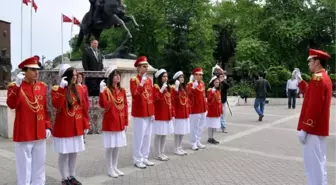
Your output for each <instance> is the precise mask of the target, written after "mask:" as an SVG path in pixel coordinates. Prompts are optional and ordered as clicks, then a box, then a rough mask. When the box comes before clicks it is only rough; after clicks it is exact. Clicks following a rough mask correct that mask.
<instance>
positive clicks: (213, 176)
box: [0, 105, 336, 185]
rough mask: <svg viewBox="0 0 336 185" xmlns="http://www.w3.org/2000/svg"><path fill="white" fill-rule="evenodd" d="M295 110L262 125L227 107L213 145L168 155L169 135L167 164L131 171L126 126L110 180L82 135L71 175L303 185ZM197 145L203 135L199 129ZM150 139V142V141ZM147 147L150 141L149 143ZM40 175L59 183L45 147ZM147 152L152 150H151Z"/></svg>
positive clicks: (331, 165)
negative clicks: (116, 169) (223, 125)
mask: <svg viewBox="0 0 336 185" xmlns="http://www.w3.org/2000/svg"><path fill="white" fill-rule="evenodd" d="M335 108H336V106H333V107H332V108H331V110H332V114H331V125H330V133H331V135H330V136H329V137H328V152H327V160H328V163H327V168H328V181H329V185H335V184H336V180H335V178H336V177H335V173H336V170H335V168H336V161H335V160H336V159H335V145H336V140H335V136H336V130H335V126H336V113H335ZM300 109H301V107H298V108H297V109H296V110H289V109H287V108H286V106H267V105H266V111H265V117H264V120H263V122H258V121H257V116H256V114H255V112H254V110H253V108H252V107H250V106H236V107H233V112H234V116H230V115H229V112H228V116H227V121H228V124H227V131H228V133H221V132H216V133H215V138H216V139H217V140H219V141H220V144H219V145H209V144H207V148H206V149H205V150H200V151H196V152H194V151H191V150H190V149H189V145H188V144H189V142H188V140H189V137H185V139H184V142H183V144H184V147H185V148H188V150H187V151H188V155H187V156H183V157H179V156H175V155H173V143H174V141H173V136H169V137H168V140H167V146H166V150H167V154H168V155H169V157H170V158H171V160H170V161H168V162H159V161H155V160H154V156H153V155H151V156H150V159H151V160H152V161H154V162H156V165H155V166H154V167H148V168H147V169H145V170H140V169H136V168H134V167H133V164H132V128H129V129H128V131H127V139H128V146H127V147H125V148H122V149H121V151H120V155H119V165H118V166H119V168H120V170H122V171H123V172H125V176H124V177H119V178H117V179H112V178H110V177H108V176H107V175H106V174H107V172H106V162H105V152H104V148H103V145H102V139H101V136H100V135H89V136H87V144H86V151H85V152H82V153H79V155H78V157H77V177H78V179H79V180H80V181H82V183H83V184H84V185H101V184H105V185H154V184H155V185H170V184H176V185H180V184H181V185H196V184H197V185H217V184H218V185H225V184H227V185H263V184H265V185H304V184H305V176H304V170H303V160H302V150H301V149H302V148H301V145H300V143H299V141H298V138H297V132H296V130H295V129H296V126H297V121H298V116H299V113H300ZM202 140H203V142H204V143H206V140H207V131H206V129H204V132H203V138H202ZM152 141H153V140H152ZM152 143H153V142H152ZM47 149H48V151H47V162H46V173H47V183H46V184H48V185H54V184H55V185H56V184H60V174H59V172H58V169H57V154H56V153H54V152H53V151H52V149H51V141H50V140H49V141H48V146H47ZM152 151H153V148H152ZM15 173H16V172H15V160H14V144H13V142H12V141H10V140H5V139H0V184H1V185H15V180H16V179H15Z"/></svg>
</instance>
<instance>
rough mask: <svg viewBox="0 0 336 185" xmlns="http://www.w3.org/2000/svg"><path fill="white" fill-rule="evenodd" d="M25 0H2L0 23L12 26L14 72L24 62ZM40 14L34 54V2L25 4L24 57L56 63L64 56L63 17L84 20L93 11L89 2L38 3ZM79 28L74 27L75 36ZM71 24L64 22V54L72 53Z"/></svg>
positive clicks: (55, 0)
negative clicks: (23, 1)
mask: <svg viewBox="0 0 336 185" xmlns="http://www.w3.org/2000/svg"><path fill="white" fill-rule="evenodd" d="M21 2H22V0H0V5H1V6H0V20H3V21H7V22H10V23H11V28H10V29H11V61H12V65H13V70H15V69H16V68H17V66H18V64H19V63H20V62H21V4H22V3H21ZM35 3H36V4H37V6H38V9H37V12H36V13H35V11H34V10H33V14H32V33H33V35H32V38H33V39H32V40H33V42H32V54H31V50H30V48H31V39H30V32H31V31H30V24H31V23H30V21H31V16H30V15H31V14H30V10H31V8H30V3H29V4H28V5H29V6H26V5H25V4H23V11H22V13H23V19H22V20H23V34H22V36H23V40H22V48H23V49H22V58H23V59H26V58H28V57H30V56H33V55H39V56H40V57H41V56H42V55H44V56H45V57H46V59H45V61H47V60H53V59H54V58H55V57H56V56H58V55H60V54H61V53H62V49H61V48H62V47H61V43H62V41H61V40H62V39H61V35H62V34H61V14H62V13H63V14H64V15H67V16H69V17H72V16H74V17H76V18H77V19H78V20H79V21H81V20H82V18H83V17H84V14H85V13H86V12H87V11H89V8H90V2H89V0H35ZM78 32H79V27H78V26H76V25H74V26H73V35H75V34H78ZM70 38H71V23H63V52H64V53H65V52H67V51H70V46H69V40H70Z"/></svg>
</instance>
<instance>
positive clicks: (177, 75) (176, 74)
mask: <svg viewBox="0 0 336 185" xmlns="http://www.w3.org/2000/svg"><path fill="white" fill-rule="evenodd" d="M181 75H183V72H182V71H178V72H176V73H175V74H174V76H173V79H174V80H176V79H177V78H178V77H180V76H181Z"/></svg>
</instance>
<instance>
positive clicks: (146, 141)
mask: <svg viewBox="0 0 336 185" xmlns="http://www.w3.org/2000/svg"><path fill="white" fill-rule="evenodd" d="M134 67H136V68H137V71H138V75H137V76H134V77H132V78H131V80H130V88H131V94H132V112H131V115H132V117H133V119H132V121H133V160H134V165H135V167H137V168H141V169H144V168H146V166H153V165H154V163H153V162H151V161H149V160H148V156H149V152H150V143H151V135H152V124H153V119H154V102H153V83H152V80H151V79H150V78H148V76H147V71H148V61H147V57H145V56H140V57H139V58H138V59H137V60H136V61H135V63H134Z"/></svg>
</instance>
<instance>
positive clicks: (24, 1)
mask: <svg viewBox="0 0 336 185" xmlns="http://www.w3.org/2000/svg"><path fill="white" fill-rule="evenodd" d="M22 3H23V4H25V5H27V6H28V3H30V0H22Z"/></svg>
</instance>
